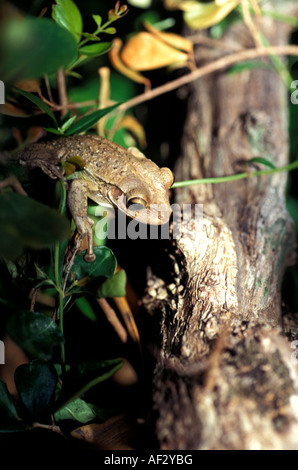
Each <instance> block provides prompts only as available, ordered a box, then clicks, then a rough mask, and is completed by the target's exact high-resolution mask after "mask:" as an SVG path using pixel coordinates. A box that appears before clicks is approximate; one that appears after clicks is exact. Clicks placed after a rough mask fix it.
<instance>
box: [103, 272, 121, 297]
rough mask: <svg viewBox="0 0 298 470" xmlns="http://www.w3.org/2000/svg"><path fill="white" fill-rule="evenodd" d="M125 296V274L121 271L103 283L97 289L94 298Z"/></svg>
mask: <svg viewBox="0 0 298 470" xmlns="http://www.w3.org/2000/svg"><path fill="white" fill-rule="evenodd" d="M125 295H126V273H125V271H124V270H123V269H121V270H120V271H118V272H117V273H116V274H114V276H112V277H110V278H109V279H107V280H106V281H104V282H103V283H102V284H101V286H100V287H99V288H98V289H97V292H96V297H97V298H100V297H104V298H107V297H124V296H125Z"/></svg>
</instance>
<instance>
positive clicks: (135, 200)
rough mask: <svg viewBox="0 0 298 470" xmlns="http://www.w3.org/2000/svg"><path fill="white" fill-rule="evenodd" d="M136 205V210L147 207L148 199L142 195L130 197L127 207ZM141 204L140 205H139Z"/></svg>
mask: <svg viewBox="0 0 298 470" xmlns="http://www.w3.org/2000/svg"><path fill="white" fill-rule="evenodd" d="M132 205H134V206H135V207H134V209H135V210H141V209H145V208H146V207H147V201H146V200H145V199H143V198H142V197H140V196H133V197H131V198H129V199H128V201H127V207H128V208H129V207H130V206H132ZM139 206H140V207H139Z"/></svg>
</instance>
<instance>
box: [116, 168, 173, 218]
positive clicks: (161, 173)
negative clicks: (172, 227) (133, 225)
mask: <svg viewBox="0 0 298 470" xmlns="http://www.w3.org/2000/svg"><path fill="white" fill-rule="evenodd" d="M142 163H143V165H142V171H141V172H138V173H137V175H138V176H137V175H136V173H134V174H131V175H130V176H129V177H126V178H125V180H123V181H122V184H121V185H120V186H121V187H120V188H119V187H113V188H112V189H111V191H110V194H109V196H110V199H111V201H112V202H113V204H115V205H116V206H117V207H118V209H120V210H121V211H122V212H125V213H126V214H127V216H129V217H131V218H132V219H135V220H137V221H138V222H141V223H144V224H149V225H163V224H165V223H167V222H168V221H169V218H170V216H171V213H172V210H171V207H170V202H169V189H170V187H171V185H172V184H173V181H174V176H173V173H172V172H171V170H170V169H169V168H159V167H158V166H157V165H155V163H153V162H152V161H151V160H148V159H146V162H142ZM144 163H145V167H146V166H147V168H145V167H144ZM148 167H150V171H146V170H149V168H148ZM146 176H147V177H146Z"/></svg>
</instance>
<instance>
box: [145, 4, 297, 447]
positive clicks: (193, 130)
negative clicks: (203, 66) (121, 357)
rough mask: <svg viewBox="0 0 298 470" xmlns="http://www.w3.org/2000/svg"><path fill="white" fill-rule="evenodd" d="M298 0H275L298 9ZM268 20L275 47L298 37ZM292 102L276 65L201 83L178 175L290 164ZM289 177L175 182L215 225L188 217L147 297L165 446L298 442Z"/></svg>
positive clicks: (178, 195) (183, 197)
mask: <svg viewBox="0 0 298 470" xmlns="http://www.w3.org/2000/svg"><path fill="white" fill-rule="evenodd" d="M293 3H294V2H293ZM293 3H291V2H282V1H275V2H266V8H272V9H275V10H276V9H277V8H278V7H280V8H283V12H284V13H285V12H286V13H288V14H291V12H293V8H294V5H293ZM296 12H297V7H296ZM259 26H260V28H261V31H262V33H263V34H264V35H265V36H266V37H267V39H268V41H269V42H270V44H272V45H274V44H275V45H278V44H279V45H282V44H287V43H288V41H289V34H290V29H289V27H288V26H286V25H285V24H282V23H278V22H275V21H274V20H272V19H269V18H262V19H261V21H260V25H259ZM248 38H249V36H248V32H247V29H246V28H245V26H243V25H242V24H240V23H236V24H234V25H232V26H231V27H230V28H229V30H228V31H227V32H226V34H225V37H224V41H227V42H228V41H233V42H236V44H241V45H242V46H243V47H250V46H253V44H252V43H251V42H248ZM214 53H218V51H217V52H214V51H211V50H210V51H209V52H208V55H209V60H212V58H213V57H214ZM205 54H206V51H205ZM201 56H202V55H201V48H198V49H197V57H201ZM205 57H206V56H205V55H204V58H205ZM265 62H267V63H268V60H265ZM287 100H288V95H287V90H286V87H285V85H284V83H283V82H282V81H281V79H280V77H279V76H278V75H277V74H276V73H274V72H272V71H270V70H268V69H267V70H266V69H255V70H248V69H247V70H245V71H243V72H241V73H238V74H233V75H232V74H231V75H230V74H228V73H227V71H223V72H222V73H218V74H216V75H215V74H213V75H212V76H208V77H206V78H204V79H201V80H198V81H197V82H196V83H194V84H193V86H192V96H191V99H190V100H189V112H188V117H187V120H186V124H185V129H184V137H183V145H182V155H181V158H180V159H179V161H178V162H177V166H176V170H175V175H176V180H185V179H191V178H202V177H210V176H222V175H229V174H234V173H236V172H238V171H245V166H244V162H245V161H247V160H249V159H250V158H252V157H256V156H258V157H260V156H262V157H265V158H266V159H269V160H271V161H272V162H273V163H274V164H275V165H276V166H282V165H285V164H286V163H287V161H288V142H287V141H288V130H287V108H288V103H287ZM286 179H287V175H286V174H277V175H274V176H271V177H268V176H266V177H258V178H250V179H247V180H243V181H241V182H232V183H228V184H217V185H198V186H192V187H189V188H186V189H180V190H178V189H177V190H175V202H179V204H183V203H192V204H203V221H202V223H200V222H198V221H197V220H195V219H194V218H193V219H191V220H190V221H185V222H184V223H183V229H182V236H181V238H180V239H177V240H174V241H173V253H172V257H173V273H174V275H173V282H172V283H171V284H170V285H169V283H167V282H166V281H165V280H163V279H155V280H154V279H150V280H149V281H148V289H147V294H146V296H145V298H144V303H145V305H146V308H147V310H148V312H150V314H151V315H153V318H154V321H155V322H158V321H159V322H160V344H159V348H160V350H159V355H158V359H157V364H156V368H155V372H154V406H155V409H156V410H157V412H158V418H157V423H156V429H157V437H158V439H159V442H160V446H161V448H162V449H176V450H177V449H180V450H182V449H187V450H190V449H200V450H201V449H228V450H232V449H249V450H251V449H298V373H297V365H295V364H294V363H293V361H292V360H291V355H292V353H293V350H292V349H291V348H290V344H289V341H288V339H287V338H286V337H285V334H284V333H285V329H283V321H282V313H281V294H280V291H281V282H282V278H283V274H284V271H285V268H286V267H287V266H289V265H290V264H292V263H293V262H294V260H293V256H294V227H293V223H292V221H291V219H290V217H289V215H288V213H287V211H286V209H285V185H286ZM165 290H166V291H167V299H166V300H161V297H165V295H164V292H165ZM160 292H161V293H162V295H161V296H160V295H159V293H160ZM295 331H296V330H295V327H294V329H293V330H291V332H290V333H291V335H290V336H291V338H292V339H293V338H294V335H295ZM288 333H289V332H288Z"/></svg>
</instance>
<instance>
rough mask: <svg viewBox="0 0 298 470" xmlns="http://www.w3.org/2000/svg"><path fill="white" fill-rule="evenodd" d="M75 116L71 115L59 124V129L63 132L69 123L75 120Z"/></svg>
mask: <svg viewBox="0 0 298 470" xmlns="http://www.w3.org/2000/svg"><path fill="white" fill-rule="evenodd" d="M76 118H77V116H71V117H70V118H69V119H67V121H65V122H64V123H63V124H62V126H61V131H62V132H63V133H64V132H65V131H67V129H68V128H69V127H70V126H71V124H72V123H73V122H74V121H75V120H76Z"/></svg>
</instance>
